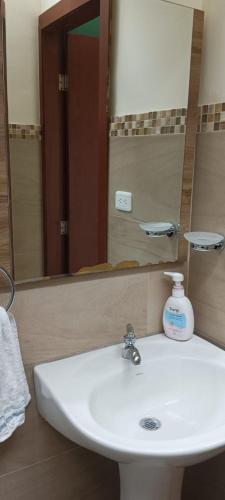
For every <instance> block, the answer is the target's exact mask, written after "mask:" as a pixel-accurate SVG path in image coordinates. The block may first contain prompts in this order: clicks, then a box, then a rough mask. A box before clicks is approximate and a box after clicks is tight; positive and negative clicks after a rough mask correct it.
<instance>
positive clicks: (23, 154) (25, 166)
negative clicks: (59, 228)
mask: <svg viewBox="0 0 225 500" xmlns="http://www.w3.org/2000/svg"><path fill="white" fill-rule="evenodd" d="M10 171H11V193H12V194H11V196H12V222H13V245H14V261H15V262H14V263H15V275H16V279H17V280H23V279H28V278H29V279H31V278H36V277H38V276H39V277H40V276H42V274H43V273H42V268H43V262H42V261H43V255H42V247H43V241H42V236H43V235H42V232H43V228H42V177H41V149H40V140H38V139H10ZM26 259H27V262H28V266H27V269H25V265H24V264H25V262H26Z"/></svg>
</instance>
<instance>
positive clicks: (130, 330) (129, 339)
mask: <svg viewBox="0 0 225 500" xmlns="http://www.w3.org/2000/svg"><path fill="white" fill-rule="evenodd" d="M135 341H136V335H135V333H134V327H133V326H132V325H131V324H130V323H129V324H128V325H127V333H126V335H124V342H125V344H126V345H127V346H131V345H134V344H135Z"/></svg>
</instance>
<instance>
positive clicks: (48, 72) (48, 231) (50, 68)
mask: <svg viewBox="0 0 225 500" xmlns="http://www.w3.org/2000/svg"><path fill="white" fill-rule="evenodd" d="M40 48H41V61H40V70H41V122H42V163H43V169H42V171H43V198H44V274H45V275H46V276H54V275H56V274H65V273H66V272H67V270H68V269H67V255H66V251H67V250H66V243H67V241H66V235H63V234H61V221H62V220H64V219H65V218H66V208H65V189H66V187H65V186H66V130H65V123H66V119H65V103H66V96H65V92H64V91H63V90H60V86H59V77H60V75H61V74H64V73H65V54H64V37H63V35H62V34H61V33H58V32H54V31H52V32H48V31H46V32H43V33H42V36H41V39H40Z"/></svg>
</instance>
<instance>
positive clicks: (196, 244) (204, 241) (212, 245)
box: [184, 231, 225, 252]
mask: <svg viewBox="0 0 225 500" xmlns="http://www.w3.org/2000/svg"><path fill="white" fill-rule="evenodd" d="M184 238H185V239H186V240H187V241H188V243H190V246H191V248H192V250H195V251H197V252H215V251H217V252H218V251H221V250H223V249H224V248H225V237H224V236H223V235H222V234H218V233H208V232H204V231H201V232H200V231H193V232H191V233H185V234H184Z"/></svg>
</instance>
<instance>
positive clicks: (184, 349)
mask: <svg viewBox="0 0 225 500" xmlns="http://www.w3.org/2000/svg"><path fill="white" fill-rule="evenodd" d="M122 347H123V346H122V345H117V346H112V347H108V348H104V349H99V350H96V351H92V352H88V353H85V354H81V355H78V356H73V357H71V358H67V359H63V360H60V361H56V362H53V363H47V364H43V365H40V366H37V367H36V368H35V385H36V395H37V401H38V408H39V411H40V413H41V415H42V416H43V417H44V418H45V419H46V420H47V421H48V422H49V423H50V424H51V425H52V426H53V427H55V428H56V429H57V430H58V431H59V432H61V433H62V434H63V435H64V436H66V437H67V438H69V439H71V440H72V441H74V442H75V443H78V444H80V445H81V446H85V447H86V448H88V449H90V450H93V451H96V452H98V453H100V454H102V455H105V456H106V457H108V458H111V459H113V460H116V461H117V462H119V464H120V476H121V499H122V500H179V499H180V494H181V486H182V478H183V471H184V467H185V466H187V465H191V464H194V463H197V462H200V461H202V460H206V459H207V458H209V457H212V456H214V455H216V454H217V453H219V452H221V451H222V450H223V449H225V352H224V351H223V350H221V349H219V348H217V347H215V346H213V345H212V344H210V343H208V342H206V341H204V340H202V339H201V338H198V337H196V336H195V337H194V338H193V339H192V340H191V341H188V342H182V343H179V342H176V341H172V340H170V339H168V338H167V337H165V336H164V335H155V336H151V337H146V338H143V339H140V340H138V341H137V347H138V349H139V350H140V353H141V356H142V363H141V365H139V366H134V365H133V364H132V363H131V361H129V360H125V359H123V358H122V357H121V351H122ZM142 419H147V424H148V421H149V425H150V426H151V425H152V426H153V427H154V425H155V426H156V427H157V426H158V425H157V424H158V422H159V424H161V426H160V427H159V428H158V429H157V430H146V429H145V428H143V427H141V425H140V421H141V420H142ZM151 419H153V420H151ZM154 419H156V420H154Z"/></svg>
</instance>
